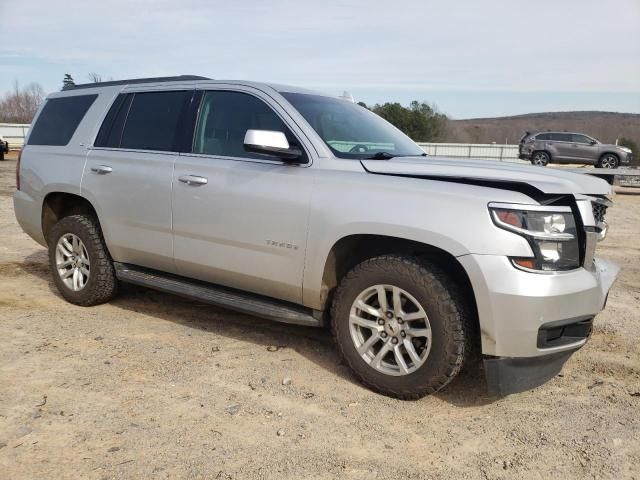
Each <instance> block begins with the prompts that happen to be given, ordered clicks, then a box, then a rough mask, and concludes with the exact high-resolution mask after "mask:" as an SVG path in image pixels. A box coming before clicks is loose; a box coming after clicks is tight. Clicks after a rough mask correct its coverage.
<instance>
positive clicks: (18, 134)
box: [0, 123, 31, 150]
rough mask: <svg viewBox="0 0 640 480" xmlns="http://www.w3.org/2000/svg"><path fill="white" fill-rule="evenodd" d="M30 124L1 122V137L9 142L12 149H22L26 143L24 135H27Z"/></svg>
mask: <svg viewBox="0 0 640 480" xmlns="http://www.w3.org/2000/svg"><path fill="white" fill-rule="evenodd" d="M30 126H31V125H29V124H28V123H26V124H23V123H0V137H2V138H3V139H4V141H5V142H9V148H10V149H11V150H17V149H20V148H22V145H24V137H26V136H27V132H28V131H29V127H30Z"/></svg>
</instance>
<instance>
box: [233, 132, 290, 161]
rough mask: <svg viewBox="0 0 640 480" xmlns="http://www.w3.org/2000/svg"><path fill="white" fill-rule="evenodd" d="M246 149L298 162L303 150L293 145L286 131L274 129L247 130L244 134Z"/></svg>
mask: <svg viewBox="0 0 640 480" xmlns="http://www.w3.org/2000/svg"><path fill="white" fill-rule="evenodd" d="M244 149H245V150H246V151H247V152H251V153H259V154H260V155H269V156H272V157H278V158H281V159H282V160H285V161H288V162H297V161H299V160H300V158H301V157H302V151H301V150H300V149H299V148H296V147H291V146H290V145H289V142H288V140H287V137H286V136H285V134H284V133H282V132H275V131H273V130H247V133H246V134H245V136H244Z"/></svg>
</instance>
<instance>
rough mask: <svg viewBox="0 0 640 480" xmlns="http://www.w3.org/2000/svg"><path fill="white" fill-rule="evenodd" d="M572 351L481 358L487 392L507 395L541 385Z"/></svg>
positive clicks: (560, 367)
mask: <svg viewBox="0 0 640 480" xmlns="http://www.w3.org/2000/svg"><path fill="white" fill-rule="evenodd" d="M574 351H575V350H570V351H567V352H559V353H552V354H550V355H543V356H541V357H526V358H509V357H501V358H500V357H497V358H486V359H485V360H484V371H485V376H486V379H487V389H488V391H489V394H490V395H509V394H511V393H518V392H524V391H525V390H530V389H532V388H534V387H537V386H538V385H542V384H543V383H545V382H548V381H549V380H551V379H552V378H553V377H555V376H556V375H557V374H558V373H560V370H562V367H563V365H564V362H566V361H567V360H568V359H569V357H570V356H571V355H572V354H573V352H574Z"/></svg>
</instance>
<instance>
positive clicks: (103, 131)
mask: <svg viewBox="0 0 640 480" xmlns="http://www.w3.org/2000/svg"><path fill="white" fill-rule="evenodd" d="M132 98H133V94H129V95H127V94H124V93H121V94H120V95H118V96H117V97H116V101H115V102H113V105H111V108H110V109H109V112H108V113H107V116H106V117H105V118H104V121H103V122H102V126H101V127H100V131H99V132H98V136H97V137H96V141H95V142H94V146H96V147H111V148H117V147H119V146H120V139H121V138H122V127H124V121H125V120H126V119H127V113H128V112H129V106H130V105H131V99H132Z"/></svg>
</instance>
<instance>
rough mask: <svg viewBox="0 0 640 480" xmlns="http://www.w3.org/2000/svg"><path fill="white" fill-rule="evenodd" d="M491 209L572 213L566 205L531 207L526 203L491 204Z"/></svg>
mask: <svg viewBox="0 0 640 480" xmlns="http://www.w3.org/2000/svg"><path fill="white" fill-rule="evenodd" d="M489 208H501V209H503V210H530V211H534V212H562V213H567V212H571V207H567V206H564V205H557V206H554V205H531V204H526V203H501V202H491V203H489Z"/></svg>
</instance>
